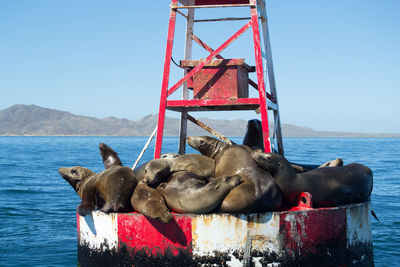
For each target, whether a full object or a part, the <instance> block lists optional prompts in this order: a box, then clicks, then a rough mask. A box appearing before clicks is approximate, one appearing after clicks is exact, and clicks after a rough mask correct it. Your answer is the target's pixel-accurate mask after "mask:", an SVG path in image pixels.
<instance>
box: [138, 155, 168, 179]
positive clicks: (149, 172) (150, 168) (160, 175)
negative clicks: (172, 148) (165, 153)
mask: <svg viewBox="0 0 400 267" xmlns="http://www.w3.org/2000/svg"><path fill="white" fill-rule="evenodd" d="M170 160H171V159H169V158H163V159H153V160H150V161H149V162H148V163H147V165H146V167H145V169H144V178H143V182H145V183H146V184H148V185H158V184H159V183H160V182H162V181H163V180H164V178H166V177H168V176H170V175H171V167H170Z"/></svg>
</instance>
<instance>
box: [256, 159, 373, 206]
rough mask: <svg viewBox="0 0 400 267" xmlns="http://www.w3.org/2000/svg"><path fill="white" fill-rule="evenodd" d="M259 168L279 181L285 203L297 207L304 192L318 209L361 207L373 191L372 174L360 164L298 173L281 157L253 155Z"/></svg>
mask: <svg viewBox="0 0 400 267" xmlns="http://www.w3.org/2000/svg"><path fill="white" fill-rule="evenodd" d="M252 156H253V158H254V160H255V161H256V162H257V164H258V165H259V166H260V167H262V168H263V169H265V170H267V171H268V172H269V173H271V175H272V176H273V177H274V178H275V180H276V182H277V183H278V185H279V187H280V188H281V190H282V192H283V195H284V198H285V200H286V201H287V202H288V203H290V204H294V203H295V199H296V196H297V195H298V194H299V193H301V192H309V193H311V195H312V197H313V203H314V206H315V207H332V206H337V205H343V204H349V203H359V202H363V201H366V200H368V198H369V197H370V195H371V191H372V171H371V170H370V169H369V168H368V167H366V166H364V165H362V164H359V163H352V164H348V165H345V166H339V167H322V168H317V169H314V170H310V171H308V172H305V173H295V171H294V170H293V168H292V167H291V165H290V163H289V162H288V161H287V160H286V159H285V158H284V157H283V156H282V155H280V154H274V153H262V152H253V155H252Z"/></svg>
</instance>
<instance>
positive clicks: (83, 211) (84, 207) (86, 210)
mask: <svg viewBox="0 0 400 267" xmlns="http://www.w3.org/2000/svg"><path fill="white" fill-rule="evenodd" d="M93 210H94V205H91V204H90V203H88V202H82V203H81V204H80V205H79V206H78V208H77V211H78V214H79V215H80V216H83V217H84V216H86V215H88V214H90V213H91V212H92V211H93Z"/></svg>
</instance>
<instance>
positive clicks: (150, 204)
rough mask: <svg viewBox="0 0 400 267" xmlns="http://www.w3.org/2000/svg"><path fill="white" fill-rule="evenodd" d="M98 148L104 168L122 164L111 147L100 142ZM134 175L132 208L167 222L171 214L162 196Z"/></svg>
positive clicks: (171, 156) (168, 155)
mask: <svg viewBox="0 0 400 267" xmlns="http://www.w3.org/2000/svg"><path fill="white" fill-rule="evenodd" d="M99 148H100V152H101V156H102V158H103V163H104V167H105V168H106V169H107V168H109V167H110V166H122V163H121V160H120V158H119V157H118V154H117V153H116V152H115V151H114V150H113V149H112V148H111V147H109V146H107V145H105V144H104V143H101V144H100V145H99ZM177 156H179V154H176V153H168V154H164V155H163V157H164V158H174V157H177ZM135 177H136V180H137V185H136V187H135V189H134V191H133V194H132V197H131V205H132V207H133V209H134V210H136V211H137V212H140V213H141V214H143V215H145V216H147V217H149V218H151V219H156V220H160V221H162V222H163V223H168V222H169V221H170V220H171V219H172V215H171V212H170V211H169V209H168V207H167V204H166V203H165V200H164V198H163V196H162V195H161V194H160V193H159V192H158V191H156V190H155V189H154V188H151V187H149V186H148V185H147V184H145V183H143V182H141V181H140V179H138V177H137V176H136V175H135Z"/></svg>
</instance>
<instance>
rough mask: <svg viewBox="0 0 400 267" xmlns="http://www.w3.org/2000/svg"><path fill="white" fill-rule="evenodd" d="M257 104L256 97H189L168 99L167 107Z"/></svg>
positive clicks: (258, 101) (258, 102)
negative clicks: (185, 98) (189, 98)
mask: <svg viewBox="0 0 400 267" xmlns="http://www.w3.org/2000/svg"><path fill="white" fill-rule="evenodd" d="M242 104H250V105H259V104H260V100H259V99H258V98H237V99H191V100H168V101H167V106H168V107H182V106H185V107H191V106H223V105H242Z"/></svg>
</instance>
